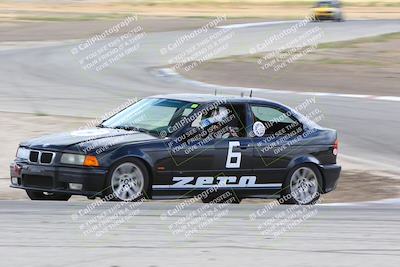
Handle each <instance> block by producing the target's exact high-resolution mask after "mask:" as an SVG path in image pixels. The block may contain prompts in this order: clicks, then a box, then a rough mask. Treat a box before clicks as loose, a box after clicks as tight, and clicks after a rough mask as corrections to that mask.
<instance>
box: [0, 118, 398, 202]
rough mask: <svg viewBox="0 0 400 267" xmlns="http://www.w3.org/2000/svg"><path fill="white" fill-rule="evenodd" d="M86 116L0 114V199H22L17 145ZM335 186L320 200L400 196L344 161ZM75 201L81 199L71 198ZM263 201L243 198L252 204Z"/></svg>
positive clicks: (392, 182)
mask: <svg viewBox="0 0 400 267" xmlns="http://www.w3.org/2000/svg"><path fill="white" fill-rule="evenodd" d="M89 121H90V119H83V118H73V117H62V116H38V115H34V114H24V113H7V112H1V113H0V125H1V132H0V134H1V140H2V152H1V153H0V199H26V198H27V196H26V194H25V192H24V191H23V190H16V189H11V188H9V183H10V181H9V179H8V178H9V163H10V162H11V161H12V160H13V159H14V157H15V152H16V149H17V147H18V144H19V143H20V142H21V141H24V140H27V139H29V138H33V137H38V136H41V135H45V134H50V133H55V132H60V131H71V130H76V129H78V128H79V127H82V126H84V125H85V124H86V123H87V122H89ZM341 164H342V165H343V169H344V171H343V173H342V175H341V179H340V182H339V184H338V187H337V189H336V190H335V191H334V192H332V193H330V194H327V195H324V197H323V203H332V202H358V201H372V200H379V199H386V198H399V197H400V179H398V178H397V179H396V178H394V176H388V175H386V176H384V175H382V174H378V173H373V172H369V171H363V172H362V171H357V170H356V169H351V167H350V168H347V166H349V165H347V164H346V163H345V162H341ZM73 199H75V200H82V199H85V198H83V197H74V198H73ZM255 201H256V202H259V201H265V200H246V201H245V202H246V203H254V202H255Z"/></svg>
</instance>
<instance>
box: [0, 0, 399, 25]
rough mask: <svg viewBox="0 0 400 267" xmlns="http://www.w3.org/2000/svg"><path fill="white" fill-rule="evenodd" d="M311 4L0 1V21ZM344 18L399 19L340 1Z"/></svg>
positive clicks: (268, 11)
mask: <svg viewBox="0 0 400 267" xmlns="http://www.w3.org/2000/svg"><path fill="white" fill-rule="evenodd" d="M313 3H314V1H313V0H298V1H290V0H276V1H273V0H264V1H261V0H240V1H228V0H142V1H140V0H139V1H133V0H125V1H124V0H119V1H101V0H98V1H81V2H77V1H74V2H64V1H63V2H60V3H59V2H57V1H35V2H34V3H32V2H20V1H11V0H6V1H0V20H3V21H15V20H25V21H26V20H27V21H32V20H34V21H37V20H42V21H69V20H72V21H76V20H77V21H79V20H105V19H119V18H122V17H124V16H127V15H128V14H131V13H135V14H139V15H150V16H178V17H201V18H207V17H214V16H218V15H227V16H228V17H231V18H269V19H295V18H303V17H305V16H306V15H308V14H309V13H310V7H311V6H312V5H313ZM344 4H345V14H346V18H351V19H353V18H364V19H368V18H376V19H383V18H400V2H399V1H385V0H383V1H372V0H348V1H344Z"/></svg>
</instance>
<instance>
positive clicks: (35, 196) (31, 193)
mask: <svg viewBox="0 0 400 267" xmlns="http://www.w3.org/2000/svg"><path fill="white" fill-rule="evenodd" d="M26 194H27V195H28V197H29V198H30V199H31V200H57V201H68V200H69V199H70V198H71V195H70V194H63V193H48V192H44V191H36V190H26Z"/></svg>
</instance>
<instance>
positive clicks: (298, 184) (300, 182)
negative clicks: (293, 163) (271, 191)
mask: <svg viewBox="0 0 400 267" xmlns="http://www.w3.org/2000/svg"><path fill="white" fill-rule="evenodd" d="M290 192H291V194H292V197H293V198H294V199H295V200H296V201H297V202H298V203H299V204H308V203H310V202H311V201H312V200H314V198H315V197H316V196H317V194H318V179H317V175H316V174H315V172H314V171H313V170H312V169H310V168H308V167H301V168H298V169H297V170H296V171H295V172H294V173H293V174H292V177H291V178H290Z"/></svg>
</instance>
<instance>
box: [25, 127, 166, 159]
mask: <svg viewBox="0 0 400 267" xmlns="http://www.w3.org/2000/svg"><path fill="white" fill-rule="evenodd" d="M157 139H158V138H157V137H154V136H152V135H149V134H146V133H142V132H137V131H126V130H122V129H111V128H93V129H86V130H77V131H72V132H64V133H57V134H52V135H45V136H42V137H39V138H35V139H31V140H28V141H26V142H22V143H21V144H20V145H21V146H24V147H29V148H31V149H44V150H55V151H60V150H77V151H81V152H84V153H89V152H90V151H93V150H96V149H99V148H102V149H107V148H110V147H112V146H115V145H118V144H122V143H131V142H144V141H150V140H157ZM72 147H74V148H72Z"/></svg>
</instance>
